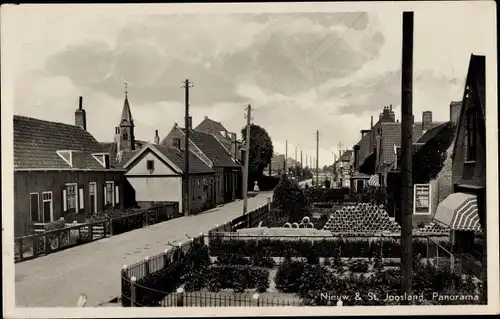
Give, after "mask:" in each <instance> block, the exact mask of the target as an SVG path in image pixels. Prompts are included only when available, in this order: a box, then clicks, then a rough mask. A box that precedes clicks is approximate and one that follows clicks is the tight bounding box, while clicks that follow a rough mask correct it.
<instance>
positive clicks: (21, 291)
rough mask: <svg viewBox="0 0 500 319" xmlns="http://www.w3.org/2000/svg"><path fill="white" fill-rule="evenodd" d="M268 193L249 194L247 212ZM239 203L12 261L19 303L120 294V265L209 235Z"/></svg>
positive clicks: (67, 303) (94, 301)
mask: <svg viewBox="0 0 500 319" xmlns="http://www.w3.org/2000/svg"><path fill="white" fill-rule="evenodd" d="M270 196H272V195H271V193H269V192H262V193H260V194H258V195H257V196H256V197H253V198H249V200H248V210H249V211H250V210H253V209H255V208H257V207H259V206H262V205H263V204H265V203H266V201H267V200H266V199H267V197H270ZM242 206H243V201H242V200H240V201H237V202H232V203H228V204H226V205H224V206H222V207H219V208H215V209H212V210H211V211H208V212H205V213H203V214H200V215H196V216H190V217H181V218H177V219H173V220H169V221H166V222H163V223H160V224H156V225H152V226H149V227H147V228H141V229H137V230H134V231H131V232H128V233H125V234H121V235H117V236H113V237H110V238H105V239H101V240H98V241H95V242H92V243H89V244H86V245H81V246H78V247H74V248H70V249H67V250H64V251H61V252H58V253H54V254H51V255H47V256H44V257H40V258H37V259H33V260H29V261H25V262H22V263H18V264H16V265H15V267H16V278H15V287H16V288H15V289H16V305H17V306H18V307H75V306H76V304H77V301H78V298H79V297H80V295H81V294H85V295H86V296H87V303H86V305H85V306H86V307H93V306H97V305H99V304H101V303H106V302H108V301H110V300H112V299H113V298H115V297H117V296H118V295H119V294H120V284H121V283H120V269H121V268H122V267H123V265H131V264H134V263H136V262H138V261H140V260H142V259H144V258H145V257H146V256H153V255H156V254H159V253H161V252H163V251H164V250H165V249H166V248H170V246H169V245H168V244H167V243H168V242H170V243H175V242H183V241H185V240H186V239H187V237H186V234H187V235H188V236H196V235H199V234H200V233H207V232H208V230H209V229H211V228H212V227H214V226H215V225H216V224H223V223H225V222H227V221H229V220H231V219H233V218H235V217H237V216H238V215H240V214H241V211H242Z"/></svg>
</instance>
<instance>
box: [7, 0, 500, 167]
mask: <svg viewBox="0 0 500 319" xmlns="http://www.w3.org/2000/svg"><path fill="white" fill-rule="evenodd" d="M486 4H487V3H486ZM360 6H361V7H360ZM362 6H363V4H357V7H356V8H353V9H349V8H347V7H346V6H345V5H344V6H342V7H341V6H333V7H332V6H330V7H328V8H326V7H324V6H323V7H321V8H320V7H316V8H317V10H316V9H315V7H314V6H311V5H309V7H307V11H313V12H302V13H301V12H290V13H286V12H285V13H284V12H283V11H284V10H285V9H286V10H292V11H301V10H302V9H303V8H304V6H302V7H300V8H302V9H301V10H293V8H294V7H293V6H287V7H283V6H281V7H280V8H281V9H280V10H277V9H276V6H275V7H273V6H268V7H266V5H260V6H259V7H253V10H252V11H253V12H252V13H245V10H242V6H239V7H234V6H233V7H232V8H233V9H230V8H229V7H226V9H225V10H218V9H217V8H221V7H215V6H211V7H210V8H209V9H210V10H204V11H205V13H203V14H201V13H190V12H193V8H197V7H194V6H190V7H187V9H180V8H183V7H181V6H178V7H177V6H163V7H161V8H160V7H158V6H155V7H153V6H143V7H140V8H138V7H134V8H132V7H130V6H128V7H125V6H114V7H104V6H101V7H90V6H83V5H80V6H76V5H74V6H64V7H63V6H48V5H46V6H43V7H37V6H24V5H21V6H16V7H9V8H8V10H3V11H2V47H3V48H2V67H3V69H4V70H2V86H4V83H8V84H9V89H10V88H12V91H10V92H11V93H12V102H11V103H12V106H13V112H14V113H15V114H19V115H26V116H31V117H36V118H41V119H45V120H52V121H60V122H65V123H73V121H74V120H73V119H74V117H73V116H74V115H73V114H74V113H73V112H74V110H75V108H76V107H77V104H78V96H79V95H82V96H83V97H84V107H85V109H86V110H87V121H88V122H87V126H88V130H89V131H90V132H91V133H92V134H93V135H94V136H95V137H96V138H97V139H98V140H99V141H111V140H112V138H113V132H114V129H113V127H114V126H116V125H117V124H118V121H119V117H120V114H121V109H122V106H123V99H124V82H125V81H126V82H128V87H129V101H130V104H131V108H132V114H133V117H134V119H135V124H136V137H137V138H138V139H142V140H151V141H152V140H153V136H154V130H155V129H158V130H159V131H160V135H161V136H164V135H165V134H167V133H168V131H169V130H170V129H171V127H172V125H173V123H174V122H179V123H183V115H184V113H183V112H184V108H183V105H184V92H183V89H182V88H181V86H182V84H181V82H182V81H183V80H184V79H186V78H189V79H191V80H192V81H193V82H194V87H193V88H192V89H191V101H190V104H191V112H192V116H193V123H194V125H197V124H198V123H199V122H200V121H201V120H202V119H203V117H204V116H209V117H210V118H212V119H214V120H217V121H220V122H222V124H224V125H225V126H226V128H227V129H228V130H230V131H237V132H239V131H240V129H241V128H242V126H243V125H244V124H245V118H244V113H245V111H244V108H245V106H246V105H247V104H249V103H250V104H251V105H252V106H253V107H254V108H255V111H254V114H253V117H254V123H256V124H259V125H261V126H263V127H264V128H265V129H267V131H268V132H269V134H270V136H271V138H272V140H273V144H274V145H275V151H277V152H280V153H284V151H285V146H284V145H285V140H288V143H289V148H288V150H289V155H291V156H292V157H293V156H294V152H295V147H298V149H299V150H303V151H304V155H305V154H306V153H308V154H309V155H315V132H316V130H319V131H320V132H321V136H320V138H321V140H320V165H321V166H322V165H325V164H331V162H332V161H333V157H332V153H331V151H336V152H337V147H338V144H339V142H340V143H342V145H343V148H352V146H353V145H354V144H355V143H356V142H357V141H358V140H359V138H360V137H361V135H360V130H361V129H366V128H368V127H369V125H370V116H372V115H373V116H374V117H375V121H376V119H377V118H378V114H379V113H380V111H381V109H382V108H383V106H384V105H389V104H392V105H393V108H394V109H395V111H396V114H397V116H398V117H399V112H400V108H399V106H400V99H401V96H400V90H401V84H400V83H401V81H400V79H401V74H400V67H401V20H402V19H401V17H402V15H401V10H402V7H401V6H397V5H394V4H392V3H386V4H384V3H382V4H380V5H370V8H369V10H367V9H366V4H365V5H364V6H365V10H362ZM198 8H199V7H198ZM206 8H207V7H205V9H206ZM273 8H274V9H273ZM2 9H5V7H2ZM267 9H270V10H267ZM271 9H273V10H271ZM325 9H328V10H329V11H337V12H325V11H326V10H325ZM414 9H415V35H414V36H415V37H414V49H415V50H414V93H413V94H414V95H413V97H414V114H415V119H416V120H420V118H421V114H422V111H425V110H431V111H432V112H433V117H434V119H435V120H447V119H448V118H449V103H450V101H452V100H460V99H461V94H462V93H461V92H462V91H463V85H464V78H465V75H466V71H467V66H468V60H469V57H470V54H471V53H475V54H486V55H490V56H491V55H492V53H494V51H491V50H492V48H494V47H495V42H494V41H495V38H494V30H495V28H494V10H492V9H494V7H492V6H491V5H489V6H488V5H485V3H478V2H475V3H469V2H465V3H449V4H447V3H440V4H435V5H431V4H424V5H420V6H417V7H414ZM174 10H176V11H174ZM223 11H224V12H223ZM236 11H238V12H239V13H230V12H236ZM264 11H274V12H267V13H266V12H264ZM280 11H281V12H280ZM314 11H317V12H314ZM339 11H340V12H339ZM319 12H321V13H319ZM3 44H6V46H7V48H6V47H5V46H3ZM3 106H5V104H4V105H3Z"/></svg>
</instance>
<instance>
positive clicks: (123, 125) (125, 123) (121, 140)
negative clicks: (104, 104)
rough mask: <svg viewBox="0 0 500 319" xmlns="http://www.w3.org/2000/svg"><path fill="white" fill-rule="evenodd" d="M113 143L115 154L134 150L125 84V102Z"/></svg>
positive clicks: (131, 120)
mask: <svg viewBox="0 0 500 319" xmlns="http://www.w3.org/2000/svg"><path fill="white" fill-rule="evenodd" d="M115 143H116V151H117V152H121V151H133V150H135V134H134V120H133V118H132V112H131V111H130V104H129V102H128V86H127V83H125V102H124V103H123V110H122V116H121V118H120V124H119V126H117V127H115Z"/></svg>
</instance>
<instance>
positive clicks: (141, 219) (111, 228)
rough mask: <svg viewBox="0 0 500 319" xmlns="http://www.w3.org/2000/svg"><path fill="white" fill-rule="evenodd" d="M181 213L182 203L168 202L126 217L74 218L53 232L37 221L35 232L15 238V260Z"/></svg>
mask: <svg viewBox="0 0 500 319" xmlns="http://www.w3.org/2000/svg"><path fill="white" fill-rule="evenodd" d="M132 212H133V211H132ZM180 216H182V215H181V214H179V204H178V203H169V204H167V205H162V206H157V207H151V208H148V209H146V210H138V211H136V212H133V213H131V214H128V215H124V216H116V217H107V216H105V215H102V219H97V220H95V221H92V222H88V223H82V224H78V223H76V221H75V222H73V223H72V224H66V227H64V228H60V229H56V230H50V231H46V230H45V226H46V224H37V225H36V228H35V229H36V233H35V234H33V235H28V236H23V237H18V238H15V239H14V260H15V262H16V263H17V262H21V261H25V260H30V259H33V258H37V257H40V256H44V255H47V254H50V253H54V252H58V251H61V250H64V249H67V248H71V247H74V246H79V245H83V244H86V243H89V242H91V241H95V240H98V239H102V238H105V237H107V236H113V235H118V234H123V233H126V232H129V231H131V230H134V229H138V228H142V227H147V226H149V225H153V224H157V223H161V222H164V221H167V220H170V219H174V218H177V217H180ZM99 217H100V216H99ZM47 242H48V244H46V243H47Z"/></svg>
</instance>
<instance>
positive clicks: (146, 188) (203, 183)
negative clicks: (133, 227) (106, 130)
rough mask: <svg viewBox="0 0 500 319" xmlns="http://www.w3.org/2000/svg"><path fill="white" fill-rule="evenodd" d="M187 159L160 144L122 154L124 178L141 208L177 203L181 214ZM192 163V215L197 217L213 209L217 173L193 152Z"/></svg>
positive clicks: (179, 151) (190, 172)
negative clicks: (199, 213)
mask: <svg viewBox="0 0 500 319" xmlns="http://www.w3.org/2000/svg"><path fill="white" fill-rule="evenodd" d="M179 143H180V141H179ZM184 156H185V152H184V151H182V150H180V148H178V147H175V148H174V147H169V146H162V145H158V144H147V145H144V146H143V147H142V148H141V149H139V150H135V151H125V152H123V153H122V156H121V163H123V166H124V168H125V169H126V170H127V172H126V173H125V177H126V179H127V181H128V183H130V185H131V186H132V188H133V189H134V192H135V194H134V197H135V200H136V201H137V203H138V205H140V206H145V207H146V206H151V205H152V204H159V203H165V202H178V203H179V213H181V212H182V211H183V209H184V208H183V206H184V198H183V193H184V192H183V176H184V169H183V167H184ZM189 162H190V166H189V188H190V213H198V212H201V211H203V210H205V209H209V208H211V207H213V204H214V202H215V201H214V199H215V192H214V190H213V183H214V175H215V171H214V170H213V169H211V168H210V167H209V166H208V165H206V164H205V163H203V162H202V161H201V160H200V159H199V158H198V157H197V156H196V155H194V153H192V152H190V158H189Z"/></svg>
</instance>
